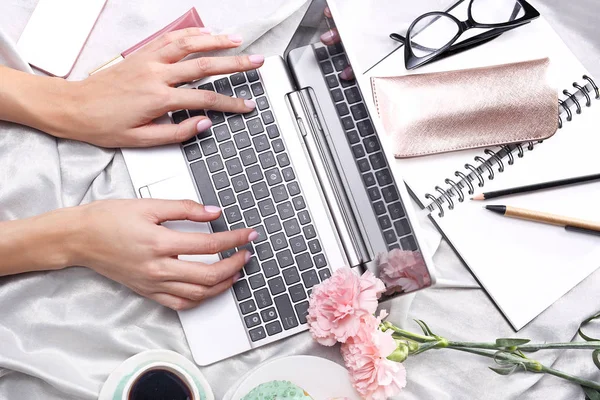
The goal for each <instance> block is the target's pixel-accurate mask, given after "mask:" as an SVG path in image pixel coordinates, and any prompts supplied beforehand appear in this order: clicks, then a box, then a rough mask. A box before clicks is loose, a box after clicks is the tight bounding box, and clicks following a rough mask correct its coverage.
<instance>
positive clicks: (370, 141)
mask: <svg viewBox="0 0 600 400" xmlns="http://www.w3.org/2000/svg"><path fill="white" fill-rule="evenodd" d="M363 144H364V145H365V149H366V150H367V153H374V152H376V151H379V150H381V147H380V146H379V141H378V140H377V139H376V138H375V136H371V137H368V138H366V139H365V140H363Z"/></svg>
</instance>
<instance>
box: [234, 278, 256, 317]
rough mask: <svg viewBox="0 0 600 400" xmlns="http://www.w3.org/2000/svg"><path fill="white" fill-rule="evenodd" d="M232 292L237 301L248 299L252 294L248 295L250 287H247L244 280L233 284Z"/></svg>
mask: <svg viewBox="0 0 600 400" xmlns="http://www.w3.org/2000/svg"><path fill="white" fill-rule="evenodd" d="M233 292H234V293H235V297H236V299H238V301H242V300H246V299H249V298H250V296H252V293H250V286H248V282H246V280H244V279H243V280H239V281H237V282H236V283H234V284H233ZM242 312H243V310H242Z"/></svg>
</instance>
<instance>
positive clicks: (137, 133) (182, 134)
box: [120, 117, 212, 147]
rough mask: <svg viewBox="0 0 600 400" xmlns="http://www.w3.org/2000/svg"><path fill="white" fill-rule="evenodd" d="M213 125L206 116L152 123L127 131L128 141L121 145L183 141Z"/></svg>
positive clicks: (154, 144)
mask: <svg viewBox="0 0 600 400" xmlns="http://www.w3.org/2000/svg"><path fill="white" fill-rule="evenodd" d="M211 126H212V122H211V120H210V119H208V118H206V117H195V118H189V119H186V120H185V121H182V122H180V123H179V124H154V123H150V124H147V125H144V126H141V127H139V128H135V129H132V130H131V131H130V132H128V133H126V135H125V137H127V138H128V140H127V142H126V143H124V144H123V145H121V146H120V147H152V146H159V145H162V144H170V143H181V142H185V141H186V140H188V139H189V138H191V137H193V136H194V135H197V134H198V133H200V132H204V131H205V130H207V129H209V128H210V127H211Z"/></svg>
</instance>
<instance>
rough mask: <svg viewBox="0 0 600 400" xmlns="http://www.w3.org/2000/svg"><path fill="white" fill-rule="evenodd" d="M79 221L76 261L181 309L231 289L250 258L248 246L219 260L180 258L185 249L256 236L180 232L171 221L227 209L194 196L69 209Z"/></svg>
mask: <svg viewBox="0 0 600 400" xmlns="http://www.w3.org/2000/svg"><path fill="white" fill-rule="evenodd" d="M66 210H69V212H70V217H69V218H68V220H63V221H64V223H65V224H67V223H72V224H75V225H76V226H77V228H76V229H77V235H73V237H74V238H75V239H74V241H75V243H71V244H70V246H71V249H73V250H72V251H71V252H72V257H71V258H70V264H71V265H83V266H86V267H89V268H91V269H93V270H95V271H96V272H98V273H99V274H102V275H104V276H106V277H107V278H110V279H112V280H115V281H117V282H120V283H122V284H123V285H125V286H127V287H129V288H130V289H132V290H133V291H135V292H137V293H139V294H141V295H142V296H145V297H148V298H150V299H152V300H155V301H157V302H158V303H160V304H163V305H165V306H167V307H170V308H172V309H175V310H182V309H186V308H191V307H194V306H195V305H197V304H198V303H200V302H201V301H202V300H204V299H207V298H209V297H212V296H215V295H217V294H219V293H221V292H223V291H225V290H227V289H229V288H230V287H231V286H232V285H233V283H235V281H236V280H237V279H239V276H240V270H241V269H242V268H243V266H244V265H245V264H246V263H247V261H248V260H249V259H250V253H249V252H248V251H247V250H242V251H239V252H237V253H235V254H234V255H233V256H231V257H229V258H227V259H224V260H221V261H218V262H216V263H214V264H204V263H201V262H192V261H184V260H179V259H178V258H177V256H178V255H179V254H189V255H194V254H216V253H219V252H221V251H225V250H229V249H232V248H234V247H240V246H243V245H245V244H247V243H248V242H251V241H252V240H254V239H256V238H257V236H258V234H257V232H256V231H254V230H253V229H238V230H234V231H228V232H222V233H213V234H206V233H189V232H178V231H174V230H172V229H169V228H166V227H164V226H161V225H160V224H161V223H163V222H166V221H175V220H189V221H196V222H208V221H212V220H215V219H217V218H218V217H219V216H220V215H221V210H220V209H219V208H218V207H214V206H203V205H201V204H198V203H196V202H193V201H189V200H156V199H141V200H103V201H97V202H94V203H90V204H87V205H83V206H79V207H74V208H71V209H63V210H58V211H66Z"/></svg>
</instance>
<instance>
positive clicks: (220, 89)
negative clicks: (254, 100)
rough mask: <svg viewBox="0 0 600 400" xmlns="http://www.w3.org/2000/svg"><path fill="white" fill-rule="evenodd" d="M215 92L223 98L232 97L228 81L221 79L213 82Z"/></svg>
mask: <svg viewBox="0 0 600 400" xmlns="http://www.w3.org/2000/svg"><path fill="white" fill-rule="evenodd" d="M214 83H215V90H216V91H217V93H221V94H223V95H225V96H233V90H232V89H231V85H230V84H229V79H227V78H221V79H217V80H216V81H214Z"/></svg>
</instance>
